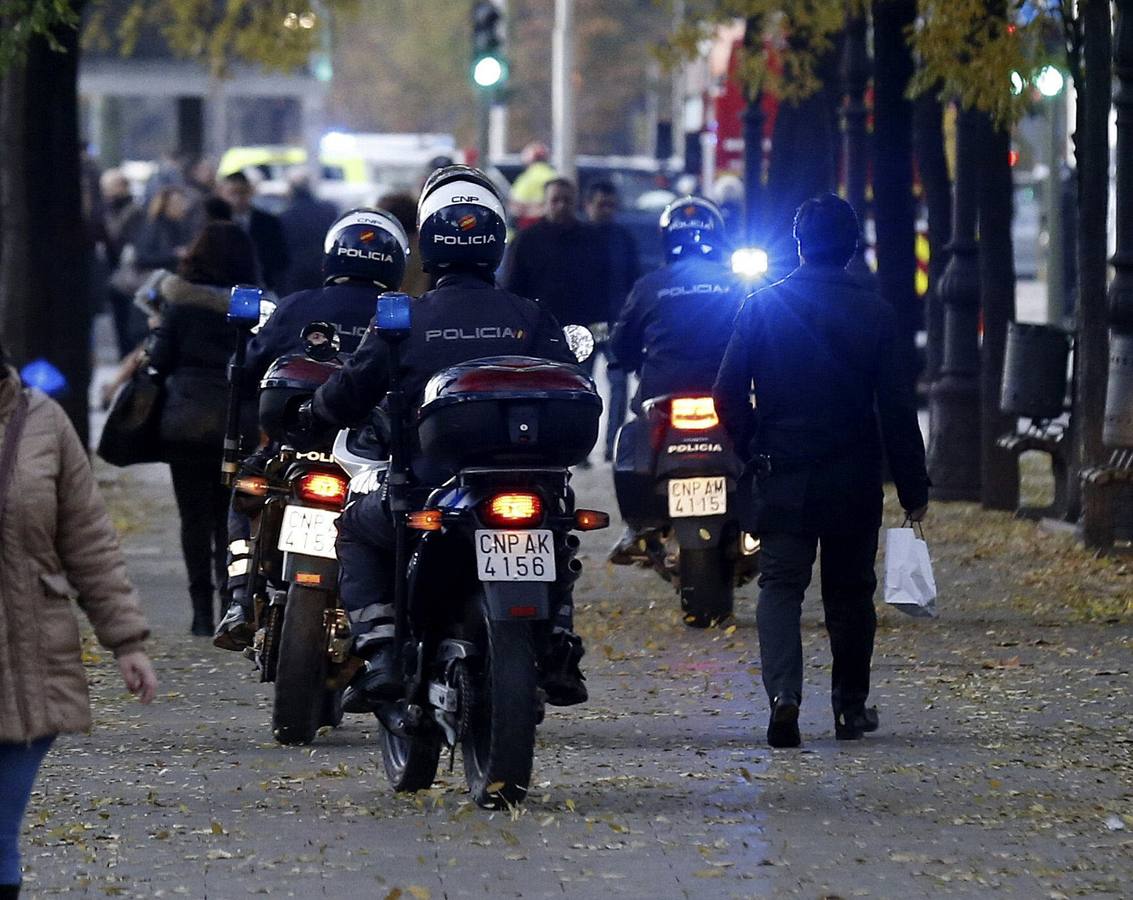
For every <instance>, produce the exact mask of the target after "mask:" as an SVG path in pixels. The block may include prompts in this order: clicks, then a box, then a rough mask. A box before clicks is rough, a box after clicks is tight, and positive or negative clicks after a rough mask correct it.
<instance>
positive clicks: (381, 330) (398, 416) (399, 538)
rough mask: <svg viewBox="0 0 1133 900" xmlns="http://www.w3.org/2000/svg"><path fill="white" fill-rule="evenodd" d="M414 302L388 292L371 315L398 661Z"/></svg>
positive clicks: (402, 633)
mask: <svg viewBox="0 0 1133 900" xmlns="http://www.w3.org/2000/svg"><path fill="white" fill-rule="evenodd" d="M412 303H413V300H412V298H411V297H410V296H409V295H408V294H402V293H398V292H396V291H388V292H387V293H384V294H382V295H380V296H379V297H378V306H377V310H376V311H375V313H374V326H373V327H374V331H375V332H376V333H377V335H378V337H379V338H381V339H382V341H384V342H385V344H386V347H387V348H388V349H389V354H388V356H389V389H388V390H387V391H386V401H385V402H386V406H387V408H388V410H389V426H390V429H389V430H390V452H389V469H388V470H387V474H386V478H387V479H388V480H387V488H388V496H389V508H390V512H392V513H393V521H394V536H395V537H394V559H395V566H394V571H395V572H396V573H397V576H396V577H395V578H394V582H393V586H394V587H393V603H394V609H395V610H396V619H395V622H394V641H395V643H396V646H397V653H398V659H399V660H400V659H402V658H403V651H404V648H405V642H406V639H407V636H408V634H409V623H408V621H407V619H406V610H405V577H404V576H405V569H406V562H407V560H406V557H407V554H408V535H407V528H408V522H407V516H408V513H409V510H410V506H411V504H410V502H409V456H408V448H407V446H406V442H405V429H406V422H405V418H406V398H405V392H404V391H403V390H402V388H401V382H400V378H399V375H400V369H401V353H400V344H401V343H402V342H403V341H404V340H405V339H406V338H408V337H409V335H410V333H411V330H412V323H413V315H412V309H411V306H412Z"/></svg>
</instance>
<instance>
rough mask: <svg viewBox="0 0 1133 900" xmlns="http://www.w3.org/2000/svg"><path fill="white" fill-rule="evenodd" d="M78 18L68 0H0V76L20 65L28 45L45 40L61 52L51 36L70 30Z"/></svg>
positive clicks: (77, 22) (77, 21) (57, 43)
mask: <svg viewBox="0 0 1133 900" xmlns="http://www.w3.org/2000/svg"><path fill="white" fill-rule="evenodd" d="M78 24H79V14H78V12H76V10H75V8H74V5H73V4H72V3H70V2H69V0H0V72H4V71H5V70H7V69H8V68H9V67H10V66H12V65H16V64H19V63H21V62H23V60H24V55H25V54H26V53H27V47H28V43H29V42H30V41H31V40H32V39H33V38H35V37H43V38H46V39H47V41H48V43H49V44H50V45H51V46H52V47H53V48H54V49H56V50H59V49H61V48H60V46H59V42H58V41H57V40H56V39H55V36H54V32H55V31H56V29H59V28H74V27H76V26H77V25H78Z"/></svg>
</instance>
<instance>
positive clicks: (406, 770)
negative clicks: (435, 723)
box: [380, 725, 441, 792]
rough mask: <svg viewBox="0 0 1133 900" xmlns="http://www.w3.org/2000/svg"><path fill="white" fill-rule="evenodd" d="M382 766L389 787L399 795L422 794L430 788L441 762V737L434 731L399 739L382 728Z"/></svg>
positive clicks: (430, 730)
mask: <svg viewBox="0 0 1133 900" xmlns="http://www.w3.org/2000/svg"><path fill="white" fill-rule="evenodd" d="M380 727H381V729H382V738H381V741H382V764H383V765H384V766H385V770H386V777H387V778H388V779H389V783H390V787H392V788H393V789H394V790H395V791H399V792H412V791H423V790H425V789H426V788H429V787H432V785H433V779H435V778H436V777H437V763H438V761H439V760H440V758H441V737H440V735H439V734H438V733H437V732H436V731H435V730H433V729H429V730H428V731H422V732H421V733H420V734H415V735H413V736H412V737H399V736H398V735H396V734H394V733H393V732H392V731H390V730H389V729H387V728H386V727H385V726H384V725H382V726H380Z"/></svg>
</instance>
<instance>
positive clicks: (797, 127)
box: [764, 52, 838, 278]
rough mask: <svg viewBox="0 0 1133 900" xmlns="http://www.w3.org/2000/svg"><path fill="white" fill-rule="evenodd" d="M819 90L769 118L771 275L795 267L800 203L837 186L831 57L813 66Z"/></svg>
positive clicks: (833, 64) (766, 196) (767, 193)
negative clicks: (772, 121)
mask: <svg viewBox="0 0 1133 900" xmlns="http://www.w3.org/2000/svg"><path fill="white" fill-rule="evenodd" d="M819 72H820V76H821V77H822V83H823V87H822V88H821V89H819V90H818V91H817V92H815V93H814V94H812V95H811V96H810V97H807V98H806V99H804V100H801V101H799V102H798V103H797V104H791V103H783V104H782V105H780V107H779V112H778V114H777V115H776V117H775V132H774V134H773V135H772V137H771V159H770V161H769V163H768V171H767V189H766V191H765V193H764V203H765V207H764V208H765V209H766V210H767V221H766V222H765V223H764V229H765V230H764V233H765V234H766V235H767V241H768V246H767V253H768V256H769V257H770V264H771V267H772V271H771V276H772V277H773V278H774V277H782V276H783V275H786V274H787V273H788V272H789V271H790V270H791V269H793V268H794V267H795V266H796V265H798V255H797V253H796V248H795V245H794V238H793V236H792V235H793V223H794V218H795V211H796V210H797V209H798V208H799V206H801V205H802V203H803V202H804V201H805V200H809V199H810V198H811V197H815V196H817V195H819V194H822V193H825V192H826V191H830V190H833V189H834V187H835V185H836V183H837V174H838V173H837V169H836V162H835V161H836V159H837V153H836V147H835V143H836V138H837V135H836V130H835V128H834V125H833V123H834V122H835V121H836V118H835V117H836V115H837V113H836V105H837V102H838V96H837V74H836V73H837V56H836V55H835V54H834V53H833V52H832V53H831V54H830V56H829V57H828V58H827V59H826V60H824V61H823V62H822V63H821V65H820V66H819Z"/></svg>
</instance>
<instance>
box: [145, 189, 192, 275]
mask: <svg viewBox="0 0 1133 900" xmlns="http://www.w3.org/2000/svg"><path fill="white" fill-rule="evenodd" d="M188 215H189V199H188V197H186V196H185V192H184V191H183V190H181V188H178V187H164V188H162V189H161V190H159V191H158V192H157V193H156V194H154V196H153V199H152V200H150V202H149V206H148V208H147V209H146V220H145V222H144V223H143V225H142V226H141V229H140V231H139V233H138V242H137V245H136V247H135V249H136V251H137V263H138V268H139V269H141V270H142V271H143V272H152V271H153V270H155V269H168V270H169V271H171V272H172V271H175V270H176V268H177V264H178V263H179V262H180V261H181V258H182V257H183V256H184V255H185V250H186V248H187V247H188V246H189V241H190V240H191V239H192V234H191V233H190V225H189V219H188Z"/></svg>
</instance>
